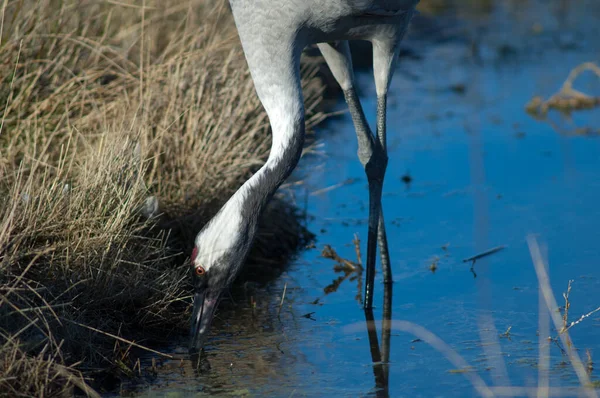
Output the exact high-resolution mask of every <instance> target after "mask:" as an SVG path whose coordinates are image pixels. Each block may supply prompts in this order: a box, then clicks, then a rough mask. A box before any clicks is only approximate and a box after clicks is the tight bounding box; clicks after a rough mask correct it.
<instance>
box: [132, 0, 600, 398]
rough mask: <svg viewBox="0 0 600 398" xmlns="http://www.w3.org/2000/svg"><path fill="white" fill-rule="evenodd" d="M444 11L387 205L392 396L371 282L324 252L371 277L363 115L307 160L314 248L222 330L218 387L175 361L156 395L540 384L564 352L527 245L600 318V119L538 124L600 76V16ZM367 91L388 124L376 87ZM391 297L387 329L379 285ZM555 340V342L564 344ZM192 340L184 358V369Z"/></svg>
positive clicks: (597, 351) (577, 331) (550, 8)
mask: <svg viewBox="0 0 600 398" xmlns="http://www.w3.org/2000/svg"><path fill="white" fill-rule="evenodd" d="M436 3H440V4H446V5H448V7H445V8H444V7H442V8H437V9H436V11H435V14H430V13H425V12H424V13H423V14H422V16H420V17H418V18H417V20H416V21H415V24H414V26H413V31H412V34H411V35H410V37H408V39H407V40H406V43H405V48H406V49H407V51H406V52H405V53H406V55H405V56H404V57H403V58H402V61H401V63H400V65H399V68H398V71H397V73H396V76H395V78H394V80H393V84H392V87H391V91H390V99H389V116H388V137H389V157H390V162H389V166H388V173H387V177H386V183H385V188H384V198H383V206H384V209H385V214H386V221H387V234H388V240H389V245H390V256H391V260H392V268H393V278H394V281H395V283H394V285H393V307H392V316H391V319H392V320H393V321H392V323H391V325H392V327H391V339H390V347H391V349H390V353H389V361H388V362H387V363H386V367H384V369H385V373H387V384H388V390H387V391H384V390H382V389H381V387H382V385H383V384H385V383H383V384H382V382H381V373H380V370H381V369H382V367H381V366H380V365H379V364H375V366H374V364H373V358H372V355H371V354H372V352H371V345H370V342H369V336H368V331H367V326H366V323H365V314H364V312H363V310H362V306H361V303H360V297H361V296H362V292H361V290H360V289H361V288H362V287H361V285H360V278H358V277H357V276H356V275H354V274H349V275H348V276H347V277H346V278H343V277H344V276H345V274H344V273H343V272H342V273H338V272H336V271H335V270H334V266H335V265H336V262H335V261H333V260H332V259H329V258H324V257H323V256H322V255H321V251H322V249H323V247H324V246H325V245H331V247H332V248H333V249H334V250H335V251H336V252H337V253H338V254H339V256H341V257H342V258H344V259H349V260H350V261H356V258H357V257H356V252H355V247H354V244H353V243H352V241H353V239H354V234H358V236H359V237H361V238H362V237H365V239H363V242H362V250H363V253H364V252H365V251H366V228H367V224H366V222H367V215H368V214H367V188H366V186H367V184H366V177H365V175H364V172H363V170H362V168H361V165H360V163H359V162H358V160H357V156H356V139H355V135H354V130H353V126H352V123H351V120H350V117H349V115H348V114H345V115H342V116H340V117H337V118H335V119H331V120H330V121H329V122H327V124H325V125H324V126H321V127H320V129H319V131H318V132H317V133H318V139H319V140H320V141H321V143H322V146H321V149H322V154H321V155H314V156H311V157H305V158H304V159H303V160H302V162H301V167H300V170H299V171H298V173H297V176H298V177H302V178H303V179H304V180H305V182H304V184H303V185H302V186H300V187H299V188H297V189H295V191H294V193H295V197H296V199H297V201H298V204H299V206H301V207H304V206H305V207H306V211H307V213H308V215H309V217H308V228H309V229H310V230H311V231H312V232H314V233H315V234H316V235H317V237H316V242H315V248H307V249H306V250H304V251H303V252H302V253H300V254H299V256H298V258H297V259H296V260H295V261H294V262H293V263H292V264H290V265H289V267H288V268H287V270H286V271H285V272H284V274H283V275H282V276H281V277H279V278H278V279H276V280H274V281H271V282H269V283H268V284H267V285H266V286H255V285H251V284H248V285H246V286H245V289H242V290H243V291H240V292H237V294H236V297H235V299H236V301H237V304H236V305H235V306H229V307H231V308H224V309H223V310H222V311H221V313H220V314H219V317H218V319H217V320H216V322H215V325H214V327H213V337H212V338H211V339H210V341H209V344H208V347H207V348H208V350H207V356H208V360H209V361H210V365H211V369H210V371H207V372H205V373H203V374H198V373H197V372H195V371H194V368H193V365H192V363H191V362H190V361H187V360H184V361H179V360H178V361H164V362H161V364H160V367H159V369H158V374H157V376H156V378H154V379H152V380H148V381H147V384H145V385H143V386H138V388H137V393H138V394H139V395H141V396H173V397H175V396H195V395H198V396H201V395H204V394H217V395H220V394H223V395H251V396H265V395H268V396H325V395H332V396H364V395H382V396H385V395H386V394H387V393H389V395H390V396H432V395H436V396H471V395H476V394H477V392H476V391H475V389H474V388H473V386H472V384H471V382H470V381H469V380H468V379H467V378H466V377H465V376H468V375H473V374H478V375H479V376H480V377H481V378H482V379H483V380H484V381H485V382H486V383H487V384H488V385H489V386H509V385H512V386H521V387H535V386H536V385H537V382H538V374H539V373H538V370H539V367H538V355H539V353H540V351H539V349H538V342H539V339H540V338H541V339H542V341H546V340H545V337H547V336H545V335H544V332H543V330H542V333H538V331H539V330H540V329H539V325H538V318H539V315H540V314H542V315H543V314H545V313H546V311H545V310H544V309H542V310H541V311H540V307H539V301H538V280H537V278H536V272H535V269H534V266H533V263H532V259H531V255H530V252H529V248H528V245H527V240H526V237H527V236H528V234H534V236H536V238H537V240H538V241H539V242H540V244H541V246H542V251H543V252H544V255H545V257H546V258H547V260H548V268H549V274H550V279H551V287H552V290H553V291H554V294H555V295H556V298H557V300H558V303H559V305H563V304H564V299H563V297H562V293H563V292H565V291H566V290H567V285H568V283H569V281H570V280H572V281H573V282H572V290H571V292H570V297H569V300H570V303H571V305H570V308H569V321H574V320H577V319H578V318H579V317H580V316H581V315H583V314H585V313H588V312H590V311H592V310H594V309H595V308H597V307H599V306H600V268H599V265H598V258H599V257H598V247H599V244H598V242H599V241H598V236H599V235H598V226H599V225H600V203H599V201H598V198H599V197H600V196H599V195H600V173H599V171H600V156H599V154H600V140H599V138H598V137H597V134H598V133H599V132H600V130H599V128H600V111H598V110H589V111H578V112H576V113H574V114H572V115H571V116H570V117H568V116H565V115H561V114H559V113H557V112H551V113H550V114H549V115H548V116H547V118H546V119H545V120H536V119H535V118H533V117H531V116H530V115H528V114H527V113H526V111H525V104H526V103H527V102H528V101H529V100H530V99H531V98H532V97H533V96H535V95H541V96H543V97H545V98H547V97H549V96H550V95H552V94H553V93H555V92H556V91H557V90H558V89H559V88H560V86H561V84H562V82H563V81H564V80H565V78H566V77H567V75H568V73H569V71H570V70H571V69H572V68H573V67H575V66H577V65H578V64H580V63H582V62H586V61H597V60H598V54H600V51H599V50H600V41H598V40H597V38H598V37H600V36H598V33H599V30H600V24H598V22H597V21H598V20H600V19H599V18H600V3H598V2H596V1H595V0H589V1H583V0H582V1H559V0H556V1H549V0H546V1H542V0H539V1H495V2H494V1H487V2H486V1H479V2H474V1H469V2H467V1H464V2H463V1H456V2H454V3H452V2H436ZM357 79H358V82H359V86H360V92H361V100H362V102H363V105H364V107H365V109H366V110H367V112H368V118H369V119H370V122H371V124H372V125H373V122H374V116H375V112H374V110H375V106H376V99H375V93H374V86H373V83H372V77H371V76H370V74H369V73H366V72H363V73H359V74H358V76H357ZM598 81H599V79H597V78H596V77H594V76H587V75H585V76H582V77H581V79H580V80H578V81H577V83H576V87H577V88H579V89H581V90H583V91H585V92H591V93H596V95H600V94H598V93H600V83H599V82H598ZM343 106H344V104H343V103H340V104H339V108H340V109H344V108H343ZM497 246H505V248H504V250H502V251H499V252H497V253H494V254H492V255H489V256H487V257H485V258H481V259H479V260H478V261H477V262H476V263H475V265H474V267H473V270H470V268H471V264H470V263H464V262H463V259H465V258H468V257H471V256H473V255H475V254H477V253H481V252H485V251H486V250H488V249H490V248H493V247H497ZM432 264H435V265H434V266H433V267H432ZM432 268H435V269H432ZM340 277H342V278H341V279H338V278H340ZM336 280H337V283H336V284H335V286H333V287H332V286H331V284H332V282H333V281H336ZM284 290H285V296H284V298H283V304H282V305H280V304H281V302H282V300H281V298H282V296H283V295H284ZM326 291H327V292H328V293H327V294H326ZM375 293H376V296H375V300H374V303H375V304H376V306H377V308H375V310H374V318H375V319H376V320H377V321H376V322H375V325H376V327H377V331H378V332H379V333H381V321H380V320H381V319H382V307H383V285H382V283H381V273H380V272H378V274H377V276H376V291H375ZM357 295H358V297H357ZM399 321H407V322H411V323H414V324H416V325H420V326H421V327H423V328H425V329H427V330H428V331H429V332H431V333H433V334H435V335H437V336H438V337H439V338H441V339H442V340H444V341H445V342H446V343H447V344H448V345H449V346H450V347H452V349H454V350H455V351H456V352H457V353H458V354H460V355H461V356H462V357H463V358H464V360H465V361H466V362H467V363H468V364H469V366H470V367H469V368H466V369H465V368H461V367H458V366H461V365H460V364H458V365H457V364H452V363H450V362H449V361H448V360H447V359H446V357H445V356H444V354H443V353H441V352H439V351H438V350H436V349H435V348H434V347H432V346H431V345H430V344H428V343H427V342H425V341H423V336H415V335H412V334H410V333H407V332H406V331H405V328H404V327H403V325H404V326H406V325H407V324H406V323H402V322H399ZM507 331H508V332H507ZM570 332H571V337H572V340H573V343H574V345H575V347H577V352H578V354H579V356H580V357H581V358H582V360H583V361H584V364H585V363H586V362H587V354H586V350H589V351H590V353H591V357H592V358H593V359H594V360H595V361H596V362H597V361H600V360H598V359H596V358H600V312H599V313H595V314H593V315H592V316H590V317H589V318H586V319H585V320H584V321H582V322H581V323H580V324H577V325H576V326H574V327H573V328H572V329H571V330H570ZM549 334H550V335H551V336H553V337H555V336H557V333H556V331H555V330H554V328H551V330H550V332H549ZM381 343H382V340H381V335H379V344H381ZM186 344H187V341H180V342H175V343H174V344H173V346H171V347H170V348H169V349H170V350H171V352H173V353H180V354H184V353H186ZM549 347H550V348H549V350H550V351H549V352H550V356H551V361H550V372H549V375H550V376H549V377H550V384H551V386H553V387H561V388H569V387H574V386H578V385H579V381H578V378H577V376H576V374H575V372H574V371H573V368H572V367H571V366H570V365H569V363H568V358H567V356H566V354H565V353H564V352H563V351H562V350H561V348H560V344H558V343H554V342H552V343H551V344H550V345H549ZM565 349H566V347H565ZM163 351H164V349H163ZM150 360H151V359H150V358H148V361H150ZM467 371H468V372H467ZM598 375H599V373H598V371H592V372H591V379H592V380H598ZM384 377H385V375H384ZM378 386H379V387H378ZM564 392H565V391H563V393H564Z"/></svg>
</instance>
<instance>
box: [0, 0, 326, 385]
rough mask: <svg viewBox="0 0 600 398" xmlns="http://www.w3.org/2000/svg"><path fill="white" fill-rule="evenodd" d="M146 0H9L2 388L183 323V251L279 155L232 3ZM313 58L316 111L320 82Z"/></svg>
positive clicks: (101, 362) (85, 369) (0, 211)
mask: <svg viewBox="0 0 600 398" xmlns="http://www.w3.org/2000/svg"><path fill="white" fill-rule="evenodd" d="M144 3H145V4H143V5H140V2H139V1H133V0H127V1H119V2H112V1H106V2H97V1H93V0H44V1H33V0H9V1H2V2H0V7H1V8H0V26H1V27H0V150H1V152H0V217H1V218H0V220H1V221H0V270H1V273H0V391H1V393H0V395H9V396H42V395H44V396H46V395H61V394H70V393H71V392H72V391H73V390H74V389H78V390H81V391H83V392H84V393H87V394H88V395H94V394H95V393H94V391H93V390H91V389H90V388H89V387H88V386H87V383H88V382H89V381H90V379H89V378H90V377H92V376H93V377H94V378H95V379H96V381H98V380H100V379H101V377H100V376H99V373H97V371H98V369H101V370H102V371H103V372H104V373H106V371H109V372H111V373H113V374H116V375H122V376H125V377H129V376H132V375H133V373H134V372H133V369H134V368H135V360H136V358H135V355H134V354H133V353H132V351H131V345H130V344H127V343H124V341H127V340H132V341H133V339H135V341H136V343H139V344H144V340H141V339H142V338H154V337H156V335H157V333H154V332H156V331H160V332H161V333H162V335H163V336H164V333H165V332H164V331H165V330H167V331H168V330H175V331H177V330H178V328H180V327H185V326H186V323H187V314H188V311H189V305H188V304H189V294H190V292H189V286H188V274H187V272H188V270H187V266H186V265H185V264H183V260H184V259H185V256H184V254H185V253H186V252H187V251H188V250H189V249H190V246H191V244H192V239H193V236H194V235H195V233H196V232H197V231H198V230H199V228H200V227H201V226H202V224H203V223H204V222H206V220H208V219H209V218H210V216H211V215H212V214H214V212H215V211H216V210H217V209H218V207H219V206H220V205H222V204H223V202H224V201H225V200H226V199H227V197H228V196H229V195H230V194H231V193H232V192H233V191H234V190H235V189H236V188H237V187H238V186H239V185H240V184H241V182H242V181H243V180H244V179H245V178H247V177H248V176H249V175H251V173H252V172H253V171H255V170H256V169H257V168H258V167H259V166H260V165H261V164H262V163H263V162H264V160H265V159H266V156H267V155H268V150H269V147H270V137H269V134H268V131H269V125H268V120H267V118H266V115H265V114H264V112H263V110H262V107H261V106H260V103H259V101H258V99H257V97H256V95H255V93H254V88H253V85H252V81H251V78H250V76H249V73H248V71H247V66H246V63H245V60H244V57H243V53H242V51H241V48H240V45H239V43H238V39H237V33H236V31H235V27H234V25H233V22H232V19H231V17H230V13H229V10H228V8H227V6H226V5H225V2H223V1H220V0H192V1H190V0H146V1H145V2H144ZM303 73H304V75H305V76H306V79H305V82H304V88H305V95H306V98H307V109H309V110H311V109H314V107H315V105H316V104H317V103H318V101H319V99H320V96H321V90H322V89H321V86H320V83H318V82H316V80H315V79H314V73H315V68H314V67H312V66H310V64H309V63H306V64H305V67H304V70H303ZM321 118H322V115H321V114H313V115H312V116H311V118H309V125H310V124H313V123H316V122H318V121H319V120H321ZM148 198H156V199H157V200H158V204H159V211H158V213H156V212H154V213H153V214H152V217H150V218H147V217H144V216H143V215H142V213H143V212H142V211H141V209H143V208H144V205H145V204H146V203H156V202H148ZM281 214H284V215H285V217H286V219H287V220H286V221H285V222H281V221H277V220H278V218H280V216H281ZM294 217H295V214H294V210H293V209H292V208H291V207H290V206H289V205H286V204H284V203H282V202H277V203H275V205H274V206H272V207H271V209H270V210H269V216H268V217H267V219H266V220H265V222H264V223H263V225H266V227H265V228H263V229H262V233H261V236H260V238H259V239H258V242H259V243H258V246H259V247H258V248H257V250H256V251H255V252H254V258H255V259H256V258H257V257H258V258H259V259H263V258H264V257H265V256H266V255H267V252H269V251H270V250H268V249H267V248H269V247H270V246H272V245H273V241H274V239H275V238H274V237H276V236H278V235H281V233H283V234H284V235H285V236H289V238H288V239H287V240H285V242H284V243H283V247H281V246H279V247H278V248H277V249H278V250H277V251H276V253H275V259H272V258H271V259H269V261H276V260H278V259H280V258H284V257H285V256H286V255H289V253H290V251H291V249H293V247H294V245H296V244H298V242H300V235H301V233H302V231H303V230H302V227H301V226H300V224H299V223H290V222H289V218H294ZM290 226H291V227H290ZM261 261H262V260H261ZM265 261H266V260H265ZM95 330H99V331H102V332H105V333H100V332H97V331H95ZM140 331H143V333H141V332H140ZM110 335H116V336H118V337H120V338H122V339H123V340H121V341H118V340H115V339H114V338H112V337H110ZM92 371H93V372H92ZM82 374H85V375H86V377H87V379H84V378H83V376H82ZM97 385H98V384H97V383H96V386H97Z"/></svg>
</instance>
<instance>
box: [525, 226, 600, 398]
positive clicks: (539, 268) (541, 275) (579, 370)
mask: <svg viewBox="0 0 600 398" xmlns="http://www.w3.org/2000/svg"><path fill="white" fill-rule="evenodd" d="M527 244H528V245H529V252H530V254H531V259H532V261H533V265H534V267H535V273H536V274H537V278H538V283H539V286H540V289H541V290H542V293H543V296H544V301H545V302H546V308H547V309H548V312H549V313H550V317H551V319H552V322H553V323H554V327H555V328H556V330H559V329H560V321H561V319H560V316H559V315H558V313H557V312H556V311H554V309H555V308H558V305H557V303H556V298H555V297H554V293H553V292H552V289H551V288H550V278H549V277H548V273H547V272H546V266H545V264H544V260H542V254H541V252H540V247H539V246H538V243H537V240H536V239H535V237H534V236H533V235H529V236H528V237H527ZM558 337H560V340H561V341H562V343H563V345H564V346H565V347H568V348H569V349H568V350H567V355H568V356H569V360H570V362H571V365H572V366H573V369H574V370H575V374H576V375H577V378H578V379H579V382H580V383H581V385H582V386H589V385H590V383H591V381H590V378H589V376H588V374H587V373H586V371H585V367H584V366H583V363H582V362H581V358H579V354H577V352H576V351H575V350H574V349H572V347H571V346H570V345H569V340H570V338H569V334H568V333H567V332H565V333H559V335H558ZM587 395H588V396H590V397H595V396H596V394H595V393H594V392H593V391H591V390H589V391H587Z"/></svg>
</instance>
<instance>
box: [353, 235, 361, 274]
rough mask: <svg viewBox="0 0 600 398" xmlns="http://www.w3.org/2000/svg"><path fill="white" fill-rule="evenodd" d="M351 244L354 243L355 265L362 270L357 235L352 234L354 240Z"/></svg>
mask: <svg viewBox="0 0 600 398" xmlns="http://www.w3.org/2000/svg"><path fill="white" fill-rule="evenodd" d="M352 243H354V250H355V251H356V263H357V264H358V265H359V266H360V267H361V268H362V259H361V255H360V238H359V237H358V234H354V239H352Z"/></svg>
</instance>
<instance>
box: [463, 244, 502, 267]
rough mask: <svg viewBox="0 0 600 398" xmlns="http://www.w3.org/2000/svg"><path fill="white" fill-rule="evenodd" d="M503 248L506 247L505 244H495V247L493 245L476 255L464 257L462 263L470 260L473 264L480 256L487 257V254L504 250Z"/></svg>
mask: <svg viewBox="0 0 600 398" xmlns="http://www.w3.org/2000/svg"><path fill="white" fill-rule="evenodd" d="M504 249H506V246H496V247H494V248H492V249H490V250H486V251H484V252H482V253H479V254H476V255H474V256H472V257H469V258H465V259H464V260H463V263H468V262H472V263H473V265H475V261H477V260H479V259H480V258H483V257H487V256H489V255H492V254H494V253H497V252H499V251H501V250H504Z"/></svg>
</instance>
